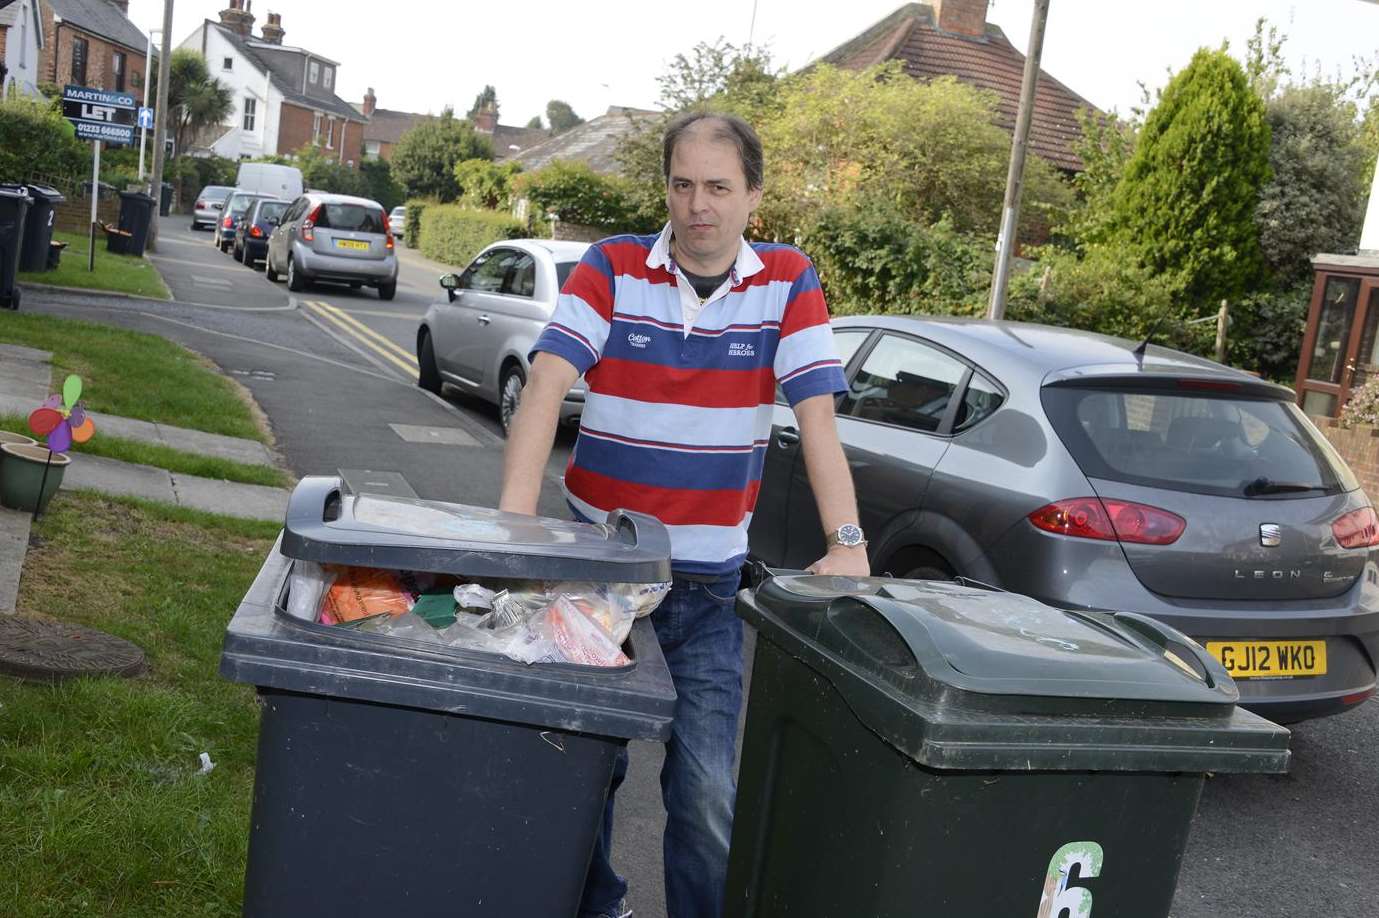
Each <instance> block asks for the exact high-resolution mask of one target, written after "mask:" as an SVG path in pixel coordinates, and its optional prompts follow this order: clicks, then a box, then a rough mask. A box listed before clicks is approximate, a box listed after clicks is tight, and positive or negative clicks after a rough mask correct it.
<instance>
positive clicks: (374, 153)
mask: <svg viewBox="0 0 1379 918" xmlns="http://www.w3.org/2000/svg"><path fill="white" fill-rule="evenodd" d="M382 152H383V144H381V143H379V142H378V141H377V140H366V141H364V158H365V159H378V155H379V154H380V153H382Z"/></svg>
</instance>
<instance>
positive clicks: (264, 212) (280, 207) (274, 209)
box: [258, 201, 287, 220]
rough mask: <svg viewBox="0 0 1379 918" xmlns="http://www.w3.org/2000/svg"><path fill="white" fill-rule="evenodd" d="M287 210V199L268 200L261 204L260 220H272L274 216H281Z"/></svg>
mask: <svg viewBox="0 0 1379 918" xmlns="http://www.w3.org/2000/svg"><path fill="white" fill-rule="evenodd" d="M285 210H287V202H286V201H268V202H266V203H264V204H260V205H259V213H258V219H259V220H271V219H273V218H274V217H281V216H282V215H283V211H285Z"/></svg>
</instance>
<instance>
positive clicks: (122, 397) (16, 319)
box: [0, 312, 266, 442]
mask: <svg viewBox="0 0 1379 918" xmlns="http://www.w3.org/2000/svg"><path fill="white" fill-rule="evenodd" d="M0 341H3V342H6V343H10V344H22V345H25V346H26V347H35V348H40V349H42V350H45V351H52V352H53V391H54V392H58V391H61V388H62V380H63V379H65V378H66V377H67V374H69V373H76V374H77V375H78V376H80V377H81V378H82V384H83V385H82V400H83V401H85V402H86V406H87V407H88V408H90V409H91V410H92V411H100V412H105V413H106V414H113V415H117V416H119V417H126V418H137V419H139V420H141V421H153V422H155V423H159V424H172V425H173V426H175V427H188V428H191V429H192V430H202V431H205V432H207V433H218V434H225V435H227V436H231V437H244V438H247V439H252V440H259V441H261V442H262V441H264V440H265V439H266V438H265V436H264V434H263V432H262V431H261V430H259V427H258V425H257V424H255V423H254V418H253V416H252V414H251V413H250V411H249V406H248V405H246V404H245V403H244V401H243V400H242V399H241V398H240V396H239V394H238V392H237V391H236V390H235V387H234V385H233V384H232V383H231V382H230V381H229V380H228V379H226V378H225V377H223V376H221V375H220V374H219V373H217V372H216V371H215V370H214V369H212V368H210V367H208V366H207V365H206V363H205V362H204V361H203V360H202V359H201V358H199V357H198V356H197V355H196V354H193V353H192V352H191V351H189V350H187V349H186V348H184V347H182V346H181V345H179V344H175V343H173V342H172V341H169V340H167V339H166V338H160V337H158V336H157V335H150V334H147V333H145V332H136V331H129V330H128V329H123V328H116V327H114V326H111V325H98V324H96V323H94V322H83V321H81V320H80V319H59V318H56V317H54V316H45V315H40V314H37V313H26V312H17V313H9V314H5V315H0ZM34 407H35V408H37V407H38V406H37V405H35V406H34ZM96 436H97V437H99V436H100V432H99V431H97V432H96Z"/></svg>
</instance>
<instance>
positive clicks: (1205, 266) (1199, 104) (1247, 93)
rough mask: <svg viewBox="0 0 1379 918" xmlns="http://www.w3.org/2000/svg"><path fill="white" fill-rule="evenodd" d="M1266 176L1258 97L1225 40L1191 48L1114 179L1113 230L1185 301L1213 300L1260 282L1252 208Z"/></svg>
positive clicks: (1265, 148)
mask: <svg viewBox="0 0 1379 918" xmlns="http://www.w3.org/2000/svg"><path fill="white" fill-rule="evenodd" d="M1268 179H1269V125H1268V122H1267V120H1266V117H1265V110H1264V103H1263V102H1261V101H1260V99H1259V96H1258V95H1256V94H1255V93H1254V92H1253V91H1252V90H1251V89H1250V86H1249V83H1248V81H1247V79H1246V75H1245V71H1244V70H1243V69H1242V68H1241V66H1240V64H1238V63H1236V62H1235V61H1234V60H1232V59H1231V57H1230V56H1229V55H1227V54H1226V52H1225V50H1217V51H1208V50H1206V49H1202V50H1199V51H1198V52H1197V53H1196V54H1195V55H1193V58H1192V62H1191V63H1190V64H1188V66H1187V68H1186V69H1184V70H1183V71H1182V72H1180V73H1178V74H1177V75H1176V76H1174V77H1173V79H1172V80H1171V81H1170V82H1169V84H1168V85H1167V86H1166V87H1165V88H1164V91H1163V95H1162V97H1161V98H1160V100H1159V104H1158V105H1157V106H1155V108H1154V109H1153V110H1152V111H1151V112H1150V113H1149V115H1148V117H1147V118H1146V119H1145V124H1144V128H1143V130H1142V131H1141V132H1140V137H1139V140H1138V143H1137V144H1136V147H1135V152H1134V154H1133V155H1132V156H1131V158H1130V161H1129V162H1128V163H1127V164H1126V168H1125V172H1124V174H1123V175H1122V176H1121V179H1120V182H1119V183H1118V184H1117V186H1116V191H1115V205H1114V213H1113V217H1112V233H1113V235H1114V236H1115V238H1116V239H1118V240H1119V241H1120V242H1122V243H1123V244H1125V245H1126V246H1127V247H1129V248H1131V249H1133V250H1135V251H1137V252H1138V253H1139V255H1140V257H1141V258H1142V259H1143V261H1144V263H1145V265H1146V266H1147V267H1149V268H1151V269H1152V270H1154V271H1158V272H1167V273H1179V274H1181V275H1182V280H1183V290H1184V294H1185V296H1186V297H1187V298H1188V301H1189V302H1190V303H1192V304H1193V305H1194V306H1197V307H1206V306H1214V304H1215V303H1216V301H1218V300H1220V299H1222V298H1234V297H1237V296H1239V295H1240V294H1242V293H1244V292H1245V291H1247V290H1250V289H1255V288H1257V287H1258V286H1259V285H1260V282H1261V273H1262V272H1261V270H1260V268H1261V261H1260V252H1259V230H1258V227H1257V226H1256V224H1255V208H1256V204H1257V201H1258V199H1259V192H1260V189H1261V188H1262V187H1263V186H1264V184H1265V183H1266V182H1267V181H1268Z"/></svg>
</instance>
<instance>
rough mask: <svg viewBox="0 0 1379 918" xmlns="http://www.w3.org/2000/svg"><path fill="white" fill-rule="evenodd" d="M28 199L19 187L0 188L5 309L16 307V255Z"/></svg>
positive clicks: (0, 303) (0, 300)
mask: <svg viewBox="0 0 1379 918" xmlns="http://www.w3.org/2000/svg"><path fill="white" fill-rule="evenodd" d="M32 202H33V199H32V198H30V197H29V196H28V194H27V193H25V192H23V191H21V190H19V189H11V188H0V307H4V308H6V309H18V308H19V299H20V296H19V287H18V281H19V276H18V275H19V256H20V253H21V251H22V250H23V248H24V223H25V219H26V218H27V216H28V213H29V205H30V204H31V203H32Z"/></svg>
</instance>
